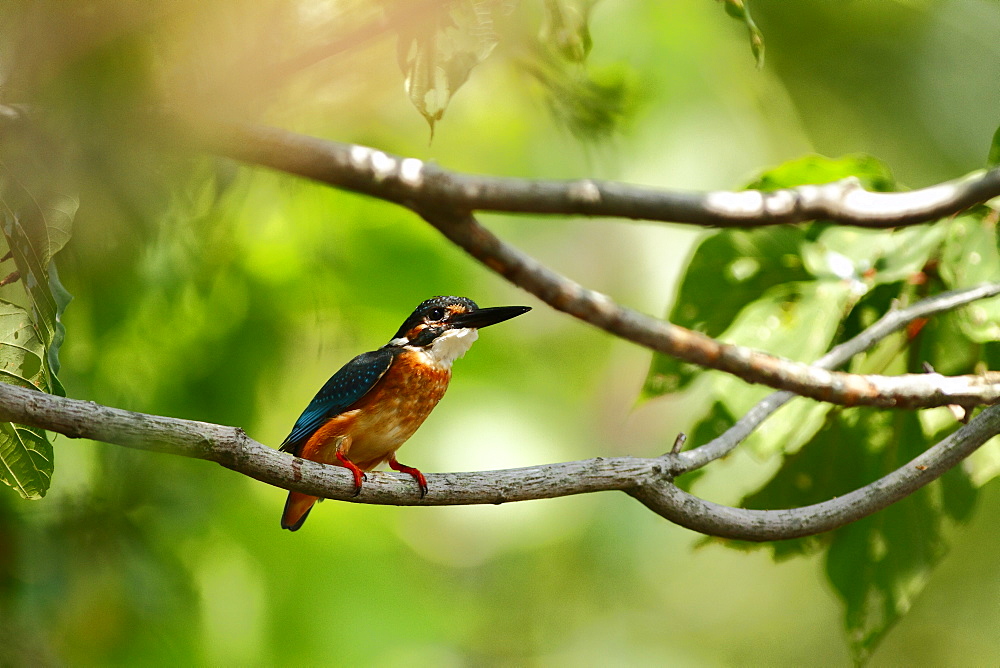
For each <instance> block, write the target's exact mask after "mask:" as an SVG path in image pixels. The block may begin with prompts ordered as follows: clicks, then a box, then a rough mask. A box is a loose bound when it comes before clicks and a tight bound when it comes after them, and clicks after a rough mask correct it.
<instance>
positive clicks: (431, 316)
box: [427, 308, 446, 321]
mask: <svg viewBox="0 0 1000 668" xmlns="http://www.w3.org/2000/svg"><path fill="white" fill-rule="evenodd" d="M445 313H446V311H445V310H444V309H443V308H433V309H431V311H430V313H428V314H427V319H428V320H433V321H438V320H444V316H445Z"/></svg>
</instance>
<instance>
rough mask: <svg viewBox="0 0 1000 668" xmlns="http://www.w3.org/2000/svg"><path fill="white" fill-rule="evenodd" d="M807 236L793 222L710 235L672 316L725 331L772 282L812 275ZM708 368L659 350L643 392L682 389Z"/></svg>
mask: <svg viewBox="0 0 1000 668" xmlns="http://www.w3.org/2000/svg"><path fill="white" fill-rule="evenodd" d="M804 240H805V232H804V230H803V229H802V228H801V227H790V226H779V227H767V228H760V229H757V230H752V231H749V230H740V229H730V230H724V231H722V232H718V233H716V234H714V235H713V236H710V237H708V238H707V239H705V240H704V241H703V242H701V244H700V245H699V246H698V247H697V248H696V249H695V252H694V254H693V255H692V257H691V260H690V262H689V263H688V269H687V272H686V273H685V275H684V280H683V281H682V282H681V286H680V289H679V291H678V294H677V298H676V299H675V300H674V306H673V308H672V309H671V311H670V315H669V316H668V319H669V320H670V322H672V323H674V324H677V325H681V326H682V327H687V328H688V329H693V330H695V331H698V332H702V333H703V334H707V335H708V336H711V337H718V336H720V335H721V334H722V333H723V332H724V331H726V329H727V328H728V327H729V326H730V324H731V323H732V321H733V320H734V319H735V318H736V316H737V314H738V313H739V312H740V311H741V310H742V309H743V308H744V307H745V306H746V305H747V304H749V303H751V302H753V301H754V300H755V299H757V298H758V297H760V296H761V295H762V294H763V293H764V292H765V291H767V290H768V289H769V288H771V287H773V286H775V285H779V284H781V283H785V282H789V281H803V280H807V279H808V278H809V274H808V273H807V272H806V271H805V269H804V267H803V266H802V260H801V259H800V257H799V247H800V245H801V244H802V243H803V241H804ZM702 372H703V369H702V368H701V367H699V366H695V365H693V364H688V363H686V362H681V361H680V360H678V359H676V358H674V357H671V356H669V355H663V354H659V353H656V354H654V355H653V361H652V365H651V367H650V370H649V374H648V376H647V378H646V383H645V385H644V387H643V396H644V397H646V398H649V397H655V396H660V395H663V394H668V393H671V392H677V391H679V390H681V389H684V388H685V387H686V386H687V385H688V384H689V383H690V382H691V381H692V380H693V379H694V378H695V377H696V376H698V375H699V374H701V373H702Z"/></svg>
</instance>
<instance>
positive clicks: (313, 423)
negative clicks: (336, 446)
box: [281, 348, 396, 455]
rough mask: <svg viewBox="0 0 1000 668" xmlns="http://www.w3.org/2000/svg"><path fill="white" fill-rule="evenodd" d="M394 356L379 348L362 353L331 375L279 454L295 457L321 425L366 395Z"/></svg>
mask: <svg viewBox="0 0 1000 668" xmlns="http://www.w3.org/2000/svg"><path fill="white" fill-rule="evenodd" d="M395 352H396V351H394V350H392V349H391V348H379V349H378V350H373V351H371V352H368V353H362V354H360V355H358V356H357V357H355V358H354V359H352V360H351V361H350V362H348V363H347V364H345V365H344V366H343V368H341V369H340V371H338V372H337V373H335V374H333V377H332V378H330V380H328V381H326V385H324V386H323V387H322V389H320V391H319V392H318V393H317V394H316V396H315V397H313V400H312V401H310V402H309V405H308V406H306V409H305V410H304V411H302V415H300V416H299V419H298V420H296V421H295V426H294V427H292V433H290V434H289V435H288V437H287V438H285V441H284V443H282V444H281V450H282V451H284V452H290V453H292V454H293V455H297V454H298V453H299V450H300V449H301V448H302V446H303V445H305V443H306V441H308V440H309V437H311V436H312V435H313V433H315V431H316V430H317V429H319V428H320V427H322V426H323V423H325V422H326V421H327V420H329V419H330V418H332V417H336V416H337V415H340V414H341V413H343V412H344V411H346V410H347V409H349V408H350V407H351V404H353V403H355V402H356V401H358V400H359V399H361V397H363V396H365V395H366V394H368V392H370V391H371V389H372V388H373V387H375V383H377V382H378V381H379V379H380V378H381V377H382V376H384V375H385V372H386V371H388V370H389V365H391V364H392V359H393V357H395Z"/></svg>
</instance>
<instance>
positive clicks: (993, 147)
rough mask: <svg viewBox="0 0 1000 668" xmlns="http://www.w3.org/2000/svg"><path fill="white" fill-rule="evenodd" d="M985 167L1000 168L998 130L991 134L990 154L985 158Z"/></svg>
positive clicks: (999, 130)
mask: <svg viewBox="0 0 1000 668" xmlns="http://www.w3.org/2000/svg"><path fill="white" fill-rule="evenodd" d="M986 166H987V167H989V168H991V169H992V168H993V167H1000V128H997V131H996V132H994V133H993V141H992V142H990V152H989V155H987V156H986Z"/></svg>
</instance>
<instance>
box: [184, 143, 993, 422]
mask: <svg viewBox="0 0 1000 668" xmlns="http://www.w3.org/2000/svg"><path fill="white" fill-rule="evenodd" d="M216 130H218V132H219V134H216V135H212V136H211V137H209V138H206V139H204V141H207V142H210V146H211V147H212V148H213V149H214V150H216V151H218V152H220V153H221V154H223V155H228V156H230V157H233V158H235V159H238V160H242V161H245V162H250V163H253V164H258V165H262V166H266V167H270V168H273V169H278V170H281V171H284V172H288V173H292V174H298V175H301V176H305V177H307V178H310V179H313V180H316V181H320V182H322V183H327V184H329V185H333V186H336V187H338V188H346V189H348V190H354V191H356V192H361V193H365V194H368V195H371V196H373V197H378V198H380V199H383V200H386V201H390V202H395V203H398V204H401V205H403V206H406V207H408V208H410V209H412V210H414V211H416V212H417V213H419V214H420V215H421V216H423V218H424V219H425V220H427V221H428V222H429V223H431V224H432V225H434V226H435V227H437V228H438V230H440V231H441V232H442V233H443V234H444V235H445V236H446V237H447V238H448V239H449V240H451V241H452V242H453V243H455V244H456V245H458V246H460V247H462V248H463V249H465V250H466V251H467V252H468V253H469V254H470V255H472V256H473V257H475V258H476V259H477V260H479V261H480V262H482V263H483V264H484V265H486V266H487V267H488V268H489V269H491V270H493V271H495V272H497V273H499V274H500V275H502V276H503V277H504V278H506V279H507V280H509V281H510V282H512V283H513V284H515V285H517V286H518V287H521V288H523V289H524V290H527V291H528V292H530V293H532V294H534V295H535V296H536V297H538V298H539V299H541V300H542V301H544V302H545V303H546V304H548V305H550V306H552V307H553V308H555V309H558V310H560V311H564V312H565V313H569V314H570V315H573V316H575V317H577V318H579V319H581V320H583V321H585V322H588V323H590V324H592V325H594V326H596V327H600V328H601V329H604V330H606V331H608V332H610V333H611V334H614V335H615V336H618V337H621V338H624V339H627V340H629V341H632V342H634V343H638V344H639V345H642V346H645V347H647V348H650V349H651V350H656V351H659V352H662V353H666V354H668V355H672V356H673V357H676V358H678V359H681V360H683V361H685V362H690V363H692V364H697V365H698V366H702V367H706V368H710V369H717V370H719V371H725V372H727V373H731V374H733V375H735V376H738V377H739V378H742V379H743V380H745V381H747V382H749V383H760V384H762V385H767V386H769V387H773V388H775V389H778V390H787V391H790V392H794V393H795V394H798V395H801V396H804V397H810V398H813V399H817V400H819V401H826V402H830V403H835V404H841V405H844V406H875V407H880V408H908V409H913V408H930V407H935V406H945V405H952V404H957V405H961V406H964V407H971V406H978V405H984V404H994V403H997V402H1000V372H987V373H984V374H981V375H967V376H942V375H940V374H936V373H926V374H905V375H899V376H877V375H859V374H851V373H844V372H831V371H827V370H826V369H822V368H818V367H816V366H810V365H808V364H803V363H801V362H793V361H790V360H787V359H782V358H780V357H776V356H774V355H770V354H768V353H764V352H761V351H758V350H753V349H750V348H746V347H743V346H737V345H732V344H727V343H721V342H719V341H716V340H715V339H712V338H710V337H708V336H705V335H704V334H701V333H698V332H694V331H691V330H689V329H685V328H683V327H680V326H678V325H674V324H671V323H669V322H665V321H663V320H659V319H657V318H653V317H650V316H648V315H645V314H643V313H639V312H638V311H634V310H632V309H628V308H626V307H624V306H621V305H620V304H617V303H616V302H615V301H613V300H612V299H611V298H610V297H608V296H607V295H603V294H601V293H598V292H595V291H593V290H588V289H586V288H584V287H583V286H581V285H579V284H578V283H576V282H574V281H572V280H570V279H569V278H567V277H565V276H562V275H561V274H558V273H557V272H555V271H553V270H551V269H549V268H548V267H546V266H545V265H543V264H542V263H540V262H538V261H537V260H535V259H534V258H532V257H530V256H528V255H527V254H525V253H523V252H522V251H520V250H518V249H516V248H514V247H513V246H511V245H509V244H506V243H504V242H503V241H501V240H500V239H498V238H497V237H496V236H495V235H493V234H492V233H491V232H490V231H489V230H487V229H485V228H484V227H482V226H481V225H480V224H479V223H478V221H477V220H476V219H475V217H474V216H473V215H472V214H471V213H469V211H471V210H473V209H477V208H479V209H490V210H494V211H496V210H514V208H513V206H514V205H513V204H511V205H510V206H511V208H508V209H503V208H502V207H501V203H502V202H504V201H510V202H520V201H521V200H520V199H518V198H519V197H522V196H524V197H527V198H528V199H529V200H530V201H531V202H537V203H541V202H544V201H547V198H549V197H553V198H555V199H556V200H559V199H560V197H561V198H563V199H566V198H569V199H573V200H574V201H576V200H579V201H580V202H584V201H586V200H588V198H589V200H593V201H594V202H596V203H598V204H599V203H600V202H602V201H604V200H603V198H604V195H602V194H601V191H600V189H599V188H597V186H596V185H594V183H593V182H590V181H587V182H575V185H573V184H566V183H561V184H560V182H548V181H531V180H523V179H491V178H487V177H472V176H467V175H458V174H454V173H450V172H445V171H444V170H440V169H439V168H436V167H433V166H431V165H428V164H426V163H423V162H422V161H420V160H417V159H415V158H399V157H397V156H391V155H388V154H386V153H383V152H381V151H375V150H373V149H370V148H367V147H364V146H357V145H350V144H340V143H336V142H330V141H325V140H321V139H317V138H314V137H307V136H303V135H297V134H295V133H291V132H287V131H285V130H279V129H276V128H266V127H259V126H227V127H226V128H224V129H219V128H216ZM988 174H989V175H988V176H986V175H981V176H980V177H977V178H976V179H972V180H969V179H967V180H966V181H962V182H961V183H958V182H955V183H953V184H950V185H949V184H945V185H942V186H937V187H936V188H938V189H943V191H947V192H948V193H950V194H949V195H948V196H947V197H944V196H939V195H941V192H943V191H941V190H935V189H928V190H926V191H917V192H923V193H924V195H923V199H924V201H925V203H926V202H928V201H932V200H933V201H934V202H936V204H934V205H933V206H930V205H928V206H927V207H925V208H924V209H921V211H922V212H923V213H925V214H927V215H928V216H931V215H932V213H933V216H934V217H937V216H940V215H942V212H945V213H949V212H950V213H954V212H956V211H958V210H960V209H961V208H963V207H966V206H970V205H971V204H973V203H975V202H974V201H972V200H970V199H969V198H970V197H972V199H973V200H975V201H981V199H980V198H986V197H989V196H990V194H991V193H992V194H997V193H998V192H1000V171H994V172H989V173H988ZM498 184H505V186H504V187H503V188H501V187H500V186H499V185H498ZM587 184H589V186H588V185H587ZM963 184H964V185H963ZM984 184H985V185H984ZM615 187H619V186H615ZM620 187H621V188H624V189H625V190H627V191H628V192H630V193H632V192H633V190H634V191H635V192H636V193H638V192H641V191H642V189H641V188H637V187H634V186H620ZM588 188H590V189H588ZM822 188H824V186H807V187H804V188H799V189H796V190H795V192H796V193H800V195H799V196H804V195H801V193H809V192H812V190H810V189H822ZM852 188H853V186H852ZM848 191H850V193H853V192H854V190H851V189H848V190H844V191H843V192H842V195H843V198H842V199H840V200H837V201H838V202H839V205H838V207H839V208H838V207H827V206H826V205H824V208H822V211H818V210H813V209H808V210H809V211H810V215H811V216H813V217H815V215H813V214H816V215H820V213H822V214H824V215H825V217H828V218H831V219H834V220H842V221H843V220H845V219H844V218H838V216H837V215H836V214H838V212H839V214H840V215H841V216H844V215H847V214H848V213H849V214H850V215H847V218H848V219H849V218H850V217H851V216H854V215H857V216H861V215H862V214H863V213H865V212H867V213H869V214H871V215H873V216H874V217H875V218H876V219H878V218H879V216H883V217H884V214H885V213H886V212H887V211H889V210H890V209H891V208H892V207H890V206H889V205H888V202H890V201H891V202H897V204H899V206H898V208H897V209H896V210H895V211H896V213H897V214H898V215H899V220H910V219H911V218H913V215H914V211H915V210H916V208H914V207H913V206H911V205H910V204H907V202H910V201H911V200H908V199H906V197H909V196H910V195H913V193H891V194H888V196H890V197H899V198H901V199H895V200H894V199H890V200H881V199H878V198H876V199H878V202H879V204H878V205H877V206H876V205H874V204H872V205H871V206H867V205H866V206H867V208H866V207H860V208H859V207H856V206H854V204H856V203H857V202H855V200H856V199H857V195H856V193H855V194H849V192H848ZM994 191H996V192H994ZM657 192H661V191H657ZM787 192H791V191H787ZM787 192H786V195H785V196H786V197H788V196H790V195H788V194H787ZM831 192H832V191H831ZM860 192H861V193H864V194H865V195H864V197H867V196H873V197H874V196H875V195H881V193H867V191H863V190H861V191H860ZM518 193H520V194H518ZM559 193H562V195H560V194H559ZM956 193H959V194H956ZM970 193H972V194H971V195H970ZM661 194H662V195H663V196H664V198H665V201H666V200H669V199H670V198H674V197H677V198H680V200H683V199H684V197H686V196H680V195H677V194H676V193H674V194H670V193H669V192H667V191H662V192H661ZM529 195H530V197H529ZM718 195H719V194H718V193H717V194H716V195H711V194H710V195H700V196H698V201H699V202H700V204H699V205H698V206H699V207H701V209H699V210H706V209H705V207H706V206H708V205H707V204H706V202H708V201H709V200H711V199H712V198H713V197H715V199H719V197H718ZM728 196H730V199H732V200H733V201H735V200H737V199H739V198H740V197H741V196H742V194H740V193H728ZM757 196H759V197H764V194H763V193H757ZM767 197H770V195H768V196H767ZM864 197H862V198H861V199H862V200H863V201H868V200H866V199H864ZM722 199H725V198H722ZM765 199H766V197H765ZM823 201H824V202H826V201H827V200H826V199H824V200H823ZM852 202H853V203H854V204H852ZM941 202H947V203H948V206H947V207H944V208H943V209H942V205H941ZM827 203H828V204H829V202H827ZM827 208H830V209H831V210H829V211H828V210H827ZM682 209H683V207H682ZM737 209H739V207H737V208H736V209H733V210H732V211H730V212H729V213H730V214H734V212H735V211H736V210H737ZM520 210H523V211H531V212H535V213H537V212H543V213H568V212H569V211H562V210H556V209H553V210H543V209H541V208H540V207H536V208H524V209H520ZM602 212H603V213H605V214H609V213H615V215H620V216H631V214H630V213H627V210H626V209H622V210H618V209H615V210H613V211H611V210H609V211H603V210H602ZM826 214H829V215H826ZM595 215H596V214H595ZM734 215H735V214H734ZM757 215H758V216H759V217H761V216H762V218H760V220H764V221H766V222H767V224H773V223H774V222H792V221H797V220H803V219H804V218H795V217H792V218H788V219H787V220H786V219H785V218H781V219H780V220H772V217H771V214H769V213H766V212H764V213H762V212H761V211H758V212H757ZM922 215H923V214H922ZM924 220H927V219H921V220H920V222H923V221H924ZM846 222H850V221H849V220H847V221H846ZM894 224H895V223H894Z"/></svg>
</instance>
